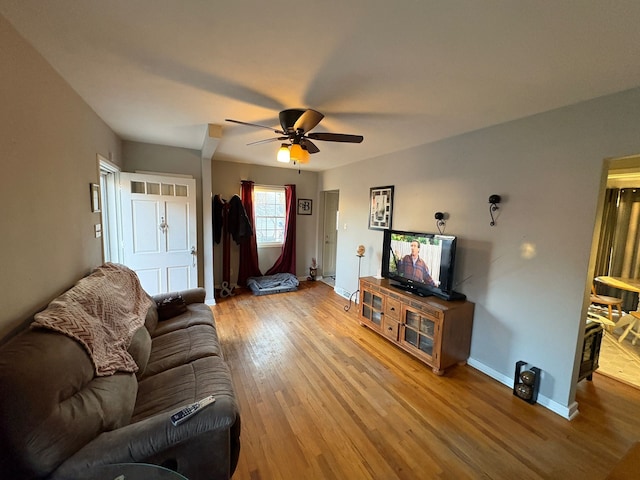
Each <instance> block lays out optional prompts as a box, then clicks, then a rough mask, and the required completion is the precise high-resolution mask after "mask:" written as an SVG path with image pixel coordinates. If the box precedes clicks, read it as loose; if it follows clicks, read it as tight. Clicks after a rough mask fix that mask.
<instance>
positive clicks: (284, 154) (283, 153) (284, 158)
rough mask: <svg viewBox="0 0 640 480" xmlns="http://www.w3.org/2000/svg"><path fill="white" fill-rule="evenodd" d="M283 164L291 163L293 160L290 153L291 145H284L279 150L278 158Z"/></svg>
mask: <svg viewBox="0 0 640 480" xmlns="http://www.w3.org/2000/svg"><path fill="white" fill-rule="evenodd" d="M276 158H277V159H278V161H279V162H281V163H289V161H290V160H291V153H290V152H289V145H287V144H286V143H283V144H282V146H281V147H280V148H279V149H278V156H277V157H276Z"/></svg>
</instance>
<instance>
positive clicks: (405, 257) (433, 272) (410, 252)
mask: <svg viewBox="0 0 640 480" xmlns="http://www.w3.org/2000/svg"><path fill="white" fill-rule="evenodd" d="M456 240H457V238H456V237H455V236H452V235H438V234H434V233H424V232H407V231H403V230H385V231H384V239H383V245H382V276H383V277H384V278H388V279H389V280H390V283H391V285H392V286H395V287H398V288H401V289H403V290H406V291H409V292H413V293H415V294H417V295H421V296H429V295H435V296H436V297H439V298H442V299H444V300H463V299H464V298H465V296H464V295H463V294H461V293H458V292H454V291H453V274H454V267H455V259H456Z"/></svg>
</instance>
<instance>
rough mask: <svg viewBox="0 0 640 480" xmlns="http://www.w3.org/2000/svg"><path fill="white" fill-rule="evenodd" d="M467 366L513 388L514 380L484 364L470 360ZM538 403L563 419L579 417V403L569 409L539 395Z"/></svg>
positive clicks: (573, 404)
mask: <svg viewBox="0 0 640 480" xmlns="http://www.w3.org/2000/svg"><path fill="white" fill-rule="evenodd" d="M467 364H469V366H471V367H473V368H475V369H476V370H479V371H481V372H482V373H484V374H485V375H488V376H490V377H491V378H493V379H494V380H497V381H498V382H500V383H502V384H503V385H506V386H507V387H509V388H510V389H512V388H513V378H511V377H508V376H506V375H503V374H502V373H500V372H498V371H496V370H494V369H492V368H490V367H487V366H486V365H485V364H484V363H481V362H478V361H477V360H475V359H473V358H469V359H468V360H467ZM537 403H539V404H540V405H542V406H543V407H545V408H547V409H549V410H551V411H552V412H553V413H556V414H558V415H560V416H561V417H563V418H566V419H567V420H573V419H574V418H575V417H576V415H578V403H577V402H573V403H572V404H571V405H569V406H568V407H565V406H564V405H561V404H559V403H558V402H556V401H555V400H551V399H550V398H548V397H545V396H544V395H540V394H538V402H537Z"/></svg>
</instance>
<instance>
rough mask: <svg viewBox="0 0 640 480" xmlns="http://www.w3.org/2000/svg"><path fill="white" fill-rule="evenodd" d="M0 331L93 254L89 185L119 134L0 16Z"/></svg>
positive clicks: (73, 277) (94, 262) (81, 269)
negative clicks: (102, 157) (0, 66)
mask: <svg viewBox="0 0 640 480" xmlns="http://www.w3.org/2000/svg"><path fill="white" fill-rule="evenodd" d="M0 45H2V47H1V48H0V65H2V74H1V75H0V105H1V107H0V125H2V130H1V132H0V162H1V165H2V188H0V223H1V225H2V229H1V231H2V234H1V235H0V269H1V271H2V274H1V275H0V292H2V293H1V294H0V295H1V299H2V309H0V337H2V336H4V335H6V334H7V333H9V332H10V331H11V330H13V329H14V328H15V327H17V326H18V325H19V324H20V323H22V322H24V321H25V320H26V319H28V317H29V316H30V315H31V314H33V313H35V312H36V311H37V310H39V309H41V308H43V307H44V306H46V305H47V303H48V302H49V301H51V300H52V299H53V298H54V297H55V296H57V295H58V294H59V293H61V292H63V291H64V290H65V289H66V288H68V287H70V286H71V285H73V283H75V282H76V281H77V280H78V279H79V278H81V277H82V276H83V275H86V274H87V273H89V271H90V270H91V269H92V268H93V267H95V266H98V265H100V264H101V263H102V244H101V240H100V239H96V238H94V233H93V226H94V224H97V223H100V222H101V220H100V214H99V213H92V212H91V209H90V203H89V184H90V183H98V181H99V176H98V161H97V157H96V155H97V154H98V153H99V154H101V155H103V156H104V157H106V158H111V159H112V161H113V162H114V163H116V164H119V162H120V140H119V139H118V138H117V137H116V135H115V134H114V133H113V132H112V131H111V130H110V129H109V127H107V125H106V124H105V123H104V122H103V121H102V120H101V119H100V118H99V117H98V116H97V115H96V114H95V112H94V111H93V110H91V109H90V108H89V107H88V106H87V105H86V104H85V103H84V101H83V100H82V99H81V98H80V97H79V96H78V95H77V94H76V93H75V92H74V91H73V90H72V89H71V88H70V87H69V86H68V85H67V83H66V82H65V81H64V80H63V79H62V78H61V77H60V76H59V75H58V74H57V73H56V72H55V71H54V70H53V69H52V68H51V67H50V66H49V64H48V63H47V62H46V61H45V60H44V59H43V58H42V57H41V56H40V54H38V53H37V52H36V51H35V50H34V49H33V48H32V47H31V46H30V45H29V44H27V43H26V42H25V41H24V40H23V39H22V37H20V35H19V34H18V33H17V32H16V31H15V30H14V28H13V27H12V26H11V25H10V24H9V23H8V22H7V21H6V20H5V19H4V17H2V16H0Z"/></svg>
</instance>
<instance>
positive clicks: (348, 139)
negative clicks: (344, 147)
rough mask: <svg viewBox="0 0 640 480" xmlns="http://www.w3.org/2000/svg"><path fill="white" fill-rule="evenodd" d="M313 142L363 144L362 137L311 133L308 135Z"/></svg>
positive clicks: (344, 134)
mask: <svg viewBox="0 0 640 480" xmlns="http://www.w3.org/2000/svg"><path fill="white" fill-rule="evenodd" d="M307 136H308V137H309V138H311V139H312V140H323V141H325V142H344V143H362V140H364V137H363V136H362V135H348V134H346V133H323V132H319V133H310V134H309V135H307Z"/></svg>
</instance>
